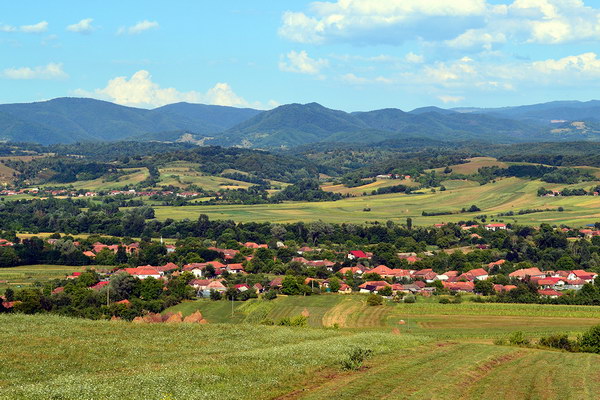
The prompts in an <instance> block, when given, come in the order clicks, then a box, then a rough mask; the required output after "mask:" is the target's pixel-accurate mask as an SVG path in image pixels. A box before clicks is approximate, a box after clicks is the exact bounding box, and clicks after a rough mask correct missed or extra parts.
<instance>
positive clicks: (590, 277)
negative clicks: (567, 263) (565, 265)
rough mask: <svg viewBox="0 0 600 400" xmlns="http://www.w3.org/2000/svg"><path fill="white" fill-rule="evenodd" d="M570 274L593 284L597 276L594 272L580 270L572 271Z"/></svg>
mask: <svg viewBox="0 0 600 400" xmlns="http://www.w3.org/2000/svg"><path fill="white" fill-rule="evenodd" d="M571 272H572V273H573V275H575V277H576V278H577V279H583V280H584V281H586V282H588V283H592V282H594V279H596V277H597V276H598V274H597V273H595V272H591V271H584V270H582V269H574V270H573V271H571Z"/></svg>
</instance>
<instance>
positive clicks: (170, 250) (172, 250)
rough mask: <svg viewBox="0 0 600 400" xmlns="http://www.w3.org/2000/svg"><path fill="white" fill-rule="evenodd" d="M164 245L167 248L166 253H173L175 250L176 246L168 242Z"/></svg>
mask: <svg viewBox="0 0 600 400" xmlns="http://www.w3.org/2000/svg"><path fill="white" fill-rule="evenodd" d="M165 247H166V248H167V254H170V253H175V250H177V247H175V246H174V245H172V244H168V245H166V246H165Z"/></svg>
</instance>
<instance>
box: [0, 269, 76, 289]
mask: <svg viewBox="0 0 600 400" xmlns="http://www.w3.org/2000/svg"><path fill="white" fill-rule="evenodd" d="M84 270H85V267H74V266H68V265H22V266H19V267H12V268H0V291H2V292H3V291H4V290H5V289H6V288H8V287H12V288H21V287H23V286H30V285H33V284H34V283H36V282H41V283H43V282H48V281H49V280H52V279H61V278H64V277H65V276H67V275H70V274H72V273H73V272H76V271H84Z"/></svg>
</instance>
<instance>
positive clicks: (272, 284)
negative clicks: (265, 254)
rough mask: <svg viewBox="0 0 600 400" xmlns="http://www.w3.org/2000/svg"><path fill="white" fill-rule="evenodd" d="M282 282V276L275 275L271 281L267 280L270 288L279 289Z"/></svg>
mask: <svg viewBox="0 0 600 400" xmlns="http://www.w3.org/2000/svg"><path fill="white" fill-rule="evenodd" d="M282 283H283V278H282V277H277V278H275V279H273V280H272V281H271V282H269V287H270V288H271V289H281V284H282Z"/></svg>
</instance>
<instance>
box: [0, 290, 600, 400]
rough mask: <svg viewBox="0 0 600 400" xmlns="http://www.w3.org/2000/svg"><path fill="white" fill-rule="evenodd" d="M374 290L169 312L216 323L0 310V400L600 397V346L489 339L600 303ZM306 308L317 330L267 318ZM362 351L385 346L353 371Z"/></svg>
mask: <svg viewBox="0 0 600 400" xmlns="http://www.w3.org/2000/svg"><path fill="white" fill-rule="evenodd" d="M364 299H365V296H362V295H348V296H343V295H321V296H310V297H280V298H278V299H276V300H274V301H271V302H268V301H261V300H256V301H249V302H246V303H239V302H236V303H234V317H233V318H232V317H231V303H230V302H227V301H218V302H212V301H210V300H201V301H196V302H187V303H183V304H181V305H179V306H176V307H174V308H173V309H171V310H170V311H177V310H179V311H182V312H183V313H184V314H189V313H191V312H193V311H195V310H197V309H200V310H201V311H202V312H203V314H204V315H205V317H206V318H207V319H208V320H209V324H207V325H196V324H194V325H188V324H152V325H146V324H132V323H128V322H122V321H89V320H79V319H69V318H64V317H58V316H48V315H46V316H44V315H34V316H24V315H0V346H2V349H3V351H2V352H0V399H124V398H126V399H150V400H152V399H157V400H158V399H161V400H163V399H164V400H166V399H178V400H186V399H331V398H333V399H366V398H369V399H407V398H410V399H466V400H470V399H473V400H475V399H489V398H498V399H557V400H558V399H594V398H597V393H598V391H599V390H600V379H598V377H599V375H598V374H599V373H598V370H597V367H596V366H597V363H598V362H599V361H600V355H595V354H583V353H564V352H558V351H548V350H542V349H536V348H522V347H511V346H499V345H495V344H493V343H492V338H496V337H504V336H506V335H508V334H509V333H512V332H514V331H516V330H522V331H523V332H524V333H525V335H526V336H527V337H530V338H537V337H539V336H540V335H543V334H548V333H553V332H570V333H571V334H572V335H574V334H576V333H579V332H581V331H583V330H585V329H586V328H587V327H589V326H590V325H591V324H597V323H598V317H599V311H596V310H597V309H596V308H593V307H568V306H564V307H553V306H542V305H516V304H479V303H468V302H465V303H462V304H446V305H442V304H439V303H434V302H432V301H431V300H424V299H420V301H419V302H417V303H416V304H394V305H392V304H388V305H384V306H379V307H369V306H366V304H364ZM300 313H304V315H307V314H308V315H309V316H308V320H309V324H310V327H305V328H288V327H280V326H265V325H260V324H258V322H259V321H260V320H262V319H264V318H283V317H288V316H294V315H298V314H300ZM399 318H402V319H403V320H404V321H405V322H406V323H405V324H398V322H399ZM334 321H335V322H334ZM232 322H233V323H232ZM332 323H336V324H337V325H338V326H339V329H332V328H324V327H323V326H327V325H329V324H332ZM354 348H362V349H370V350H372V351H373V352H374V353H373V356H372V357H371V358H368V359H367V360H366V361H365V362H364V364H363V366H362V367H361V368H359V369H358V370H350V371H348V370H344V369H343V368H342V367H341V361H342V360H343V359H346V358H347V355H348V354H349V352H350V351H351V350H352V349H354Z"/></svg>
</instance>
